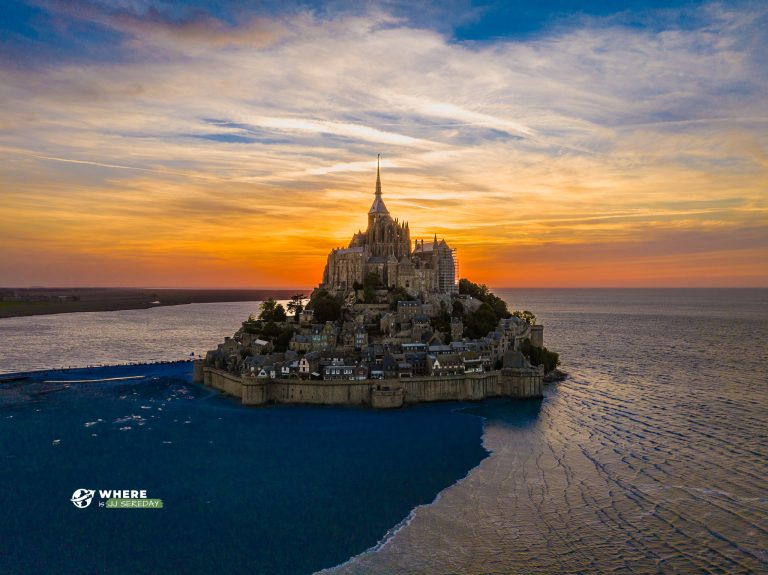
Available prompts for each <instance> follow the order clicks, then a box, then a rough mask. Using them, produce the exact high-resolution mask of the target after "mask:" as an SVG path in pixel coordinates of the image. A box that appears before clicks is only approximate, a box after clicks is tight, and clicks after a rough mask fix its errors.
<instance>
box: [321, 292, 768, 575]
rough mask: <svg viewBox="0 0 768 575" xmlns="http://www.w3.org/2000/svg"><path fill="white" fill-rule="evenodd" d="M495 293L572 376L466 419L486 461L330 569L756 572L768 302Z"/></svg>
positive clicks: (761, 561) (668, 295)
mask: <svg viewBox="0 0 768 575" xmlns="http://www.w3.org/2000/svg"><path fill="white" fill-rule="evenodd" d="M502 295H503V296H504V297H505V298H506V299H508V300H509V301H510V303H512V306H513V308H515V307H517V308H526V309H532V310H535V311H537V312H538V314H539V318H540V319H541V320H542V321H543V323H544V324H545V325H546V332H545V337H546V339H547V343H548V345H549V346H550V347H552V348H555V349H557V350H559V351H560V352H561V356H562V359H563V363H564V367H565V369H567V371H569V372H570V374H571V377H570V378H569V379H568V380H567V381H565V382H563V383H560V384H558V385H557V386H554V387H551V388H550V389H549V390H548V392H547V396H546V398H545V399H544V400H543V401H542V402H541V404H540V406H538V407H534V406H528V407H525V408H521V407H520V406H518V405H514V404H493V405H492V406H490V407H489V406H485V405H484V406H480V407H478V408H475V409H472V410H470V411H471V412H473V413H478V414H482V415H483V416H484V417H486V418H487V421H486V425H485V436H484V444H485V447H486V448H487V449H489V450H491V451H492V454H491V456H490V457H489V458H488V459H485V460H484V461H482V462H481V464H480V465H479V466H478V467H477V468H476V469H474V470H473V471H472V472H471V473H470V475H469V477H468V478H466V479H465V480H463V481H461V482H459V483H458V484H456V485H454V486H452V487H451V488H449V489H448V490H446V491H445V492H443V493H442V494H441V497H440V499H439V501H438V502H436V503H435V504H434V505H432V506H426V507H422V508H419V509H418V510H417V511H416V512H415V513H414V517H413V518H412V520H411V522H410V523H409V524H408V525H407V526H406V527H404V528H403V529H401V530H400V531H399V532H398V533H397V534H396V535H395V536H394V537H393V538H391V539H390V540H389V541H388V542H386V543H385V544H384V545H382V546H380V548H378V549H377V550H376V551H375V552H369V553H367V554H363V555H361V556H359V557H356V558H355V559H353V560H352V561H350V562H349V563H347V564H346V565H344V566H342V567H341V568H339V569H335V570H331V571H330V572H332V573H360V572H363V573H393V572H398V573H424V572H437V573H526V574H528V573H657V572H663V573H765V572H768V552H767V551H766V550H767V549H768V479H767V478H768V443H767V440H768V415H767V414H766V409H768V357H767V353H766V352H767V351H768V349H767V348H766V345H767V342H768V298H767V297H766V296H767V295H768V292H766V290H722V291H721V290H696V291H690V290H689V291H681V290H637V291H635V290H605V291H602V290H578V291H570V290H568V291H556V290H552V291H549V290H542V291H539V290H537V291H526V290H520V291H505V292H502ZM515 304H517V305H515Z"/></svg>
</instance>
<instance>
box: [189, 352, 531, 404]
mask: <svg viewBox="0 0 768 575" xmlns="http://www.w3.org/2000/svg"><path fill="white" fill-rule="evenodd" d="M194 379H195V381H196V382H197V383H204V384H205V385H207V386H209V387H213V388H215V389H218V390H220V391H222V392H224V393H226V394H228V395H232V396H235V397H239V398H240V399H241V401H242V403H243V405H266V404H270V403H303V404H313V405H368V406H371V407H374V408H396V407H401V406H402V405H403V404H405V403H422V402H428V401H479V400H482V399H486V398H488V397H510V398H515V399H533V398H540V397H542V396H543V373H542V372H541V370H538V369H530V368H505V369H502V370H499V371H490V372H486V373H477V374H465V375H455V376H444V377H412V378H402V379H379V380H371V379H368V380H362V381H324V380H298V379H266V378H254V377H251V376H248V375H242V376H240V375H234V374H232V373H229V372H227V371H223V370H220V369H216V368H213V367H208V366H203V365H202V363H201V364H200V365H199V366H198V365H196V366H195V371H194Z"/></svg>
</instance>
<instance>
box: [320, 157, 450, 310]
mask: <svg viewBox="0 0 768 575" xmlns="http://www.w3.org/2000/svg"><path fill="white" fill-rule="evenodd" d="M457 267H458V263H457V260H456V250H454V249H451V248H450V247H449V246H448V244H447V243H446V241H445V240H440V241H438V239H437V235H435V236H434V238H433V239H432V240H431V241H427V242H425V241H424V240H421V241H419V240H415V241H414V243H413V244H411V232H410V229H409V227H408V223H407V222H399V221H398V220H397V219H393V218H392V216H390V214H389V210H388V209H387V206H386V205H384V200H383V199H382V197H381V170H380V168H379V167H378V166H377V168H376V192H375V197H374V200H373V204H372V205H371V209H370V210H368V227H367V228H366V230H365V231H359V232H357V233H356V234H355V235H354V236H353V237H352V240H351V241H350V242H349V247H347V248H338V249H335V250H333V251H331V253H330V254H328V262H327V263H326V265H325V271H324V272H323V283H322V284H321V287H323V288H325V289H327V290H329V291H333V292H346V291H349V290H352V289H354V287H355V286H359V285H360V284H362V283H363V280H364V279H365V277H366V276H367V275H368V274H369V273H376V274H377V275H378V276H379V280H380V282H381V285H383V286H386V287H402V288H404V289H405V290H407V291H408V292H409V293H411V294H413V295H415V296H416V295H418V296H421V297H422V298H426V297H428V295H429V294H437V293H440V294H449V293H452V292H455V291H457V279H456V278H457Z"/></svg>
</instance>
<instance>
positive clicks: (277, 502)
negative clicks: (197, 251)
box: [0, 363, 486, 575]
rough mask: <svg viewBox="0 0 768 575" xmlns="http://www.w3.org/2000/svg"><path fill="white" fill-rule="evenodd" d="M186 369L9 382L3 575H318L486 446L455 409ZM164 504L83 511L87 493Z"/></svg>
mask: <svg viewBox="0 0 768 575" xmlns="http://www.w3.org/2000/svg"><path fill="white" fill-rule="evenodd" d="M190 373H191V366H190V364H188V363H187V364H176V365H170V366H149V367H147V366H128V367H120V368H97V369H92V370H80V371H76V372H59V373H49V374H40V375H39V376H38V378H39V379H52V378H55V379H56V380H61V379H69V380H83V379H97V378H99V379H103V378H107V377H126V376H136V375H146V377H145V378H143V379H140V380H139V379H130V380H129V379H126V380H123V381H112V382H98V383H72V384H71V386H70V388H69V389H67V390H64V391H60V392H55V393H50V394H47V395H44V396H31V397H30V396H28V395H27V394H25V393H24V389H25V387H27V386H29V385H31V384H29V383H25V382H17V383H14V384H13V385H9V384H3V386H2V388H0V481H1V482H2V484H3V486H4V489H2V490H0V508H2V510H3V513H2V514H0V573H3V574H4V575H5V574H11V573H14V574H15V573H18V574H24V575H29V574H37V573H40V574H50V573H57V574H67V575H69V574H81V573H110V574H139V573H147V574H156V573H185V574H195V573H200V574H208V573H216V572H222V573H227V574H230V573H235V574H239V573H248V574H250V573H266V574H268V573H274V574H292V573H296V574H300V573H311V572H312V571H315V570H317V569H320V568H323V567H330V566H333V565H336V564H339V563H341V562H343V561H345V560H346V559H347V558H348V557H349V556H350V555H354V554H357V553H360V552H362V551H364V550H365V549H367V548H369V547H371V546H372V545H374V544H375V543H376V542H377V541H378V540H379V539H380V538H381V537H382V536H383V534H384V533H386V532H387V530H388V529H389V528H390V527H392V526H393V525H395V524H397V523H398V522H400V521H401V520H402V519H403V518H404V517H406V516H407V515H408V513H409V512H410V510H411V509H412V508H414V507H416V506H418V505H422V504H426V503H429V502H431V501H432V500H433V499H434V498H435V495H436V494H437V493H438V492H440V491H441V490H443V489H444V488H446V487H448V486H449V485H451V484H452V483H454V482H456V481H457V480H458V479H460V478H461V477H463V476H465V475H466V473H467V471H468V470H469V469H471V468H472V467H474V466H476V465H477V463H478V462H479V461H480V460H481V459H482V458H483V457H485V456H486V452H485V451H484V450H483V449H482V448H481V445H480V436H481V432H482V420H481V419H480V418H478V417H472V416H468V415H465V414H460V413H455V412H454V411H453V410H454V409H456V407H457V404H432V405H422V406H416V407H412V408H408V409H403V410H398V411H395V412H381V411H373V410H369V409H363V408H340V407H311V406H273V407H269V408H244V407H242V406H240V405H239V403H238V402H237V401H236V400H234V399H230V398H226V397H223V396H221V395H219V394H217V393H214V392H211V391H210V390H208V389H205V388H202V387H200V386H196V385H191V384H189V383H188V382H186V381H185V379H188V376H189V375H190ZM81 488H84V489H97V490H98V489H118V490H122V489H129V490H130V489H134V490H141V489H144V490H147V497H149V498H159V499H162V500H163V503H164V507H163V508H162V509H107V508H101V507H99V506H98V502H96V501H94V502H92V503H91V505H90V506H89V507H87V508H85V509H78V508H76V507H75V506H74V505H73V504H72V503H71V502H70V498H71V497H72V495H73V493H74V492H75V491H76V490H78V489H81Z"/></svg>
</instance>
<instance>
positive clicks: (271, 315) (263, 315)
mask: <svg viewBox="0 0 768 575" xmlns="http://www.w3.org/2000/svg"><path fill="white" fill-rule="evenodd" d="M277 305H278V304H277V300H276V299H275V298H272V297H271V298H269V299H268V300H265V301H263V302H261V312H260V313H259V319H260V320H263V321H274V320H275V309H277Z"/></svg>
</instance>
